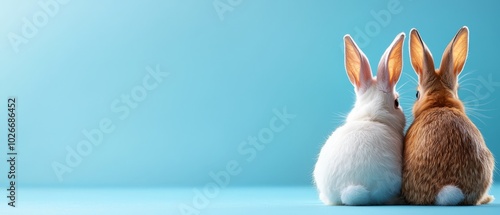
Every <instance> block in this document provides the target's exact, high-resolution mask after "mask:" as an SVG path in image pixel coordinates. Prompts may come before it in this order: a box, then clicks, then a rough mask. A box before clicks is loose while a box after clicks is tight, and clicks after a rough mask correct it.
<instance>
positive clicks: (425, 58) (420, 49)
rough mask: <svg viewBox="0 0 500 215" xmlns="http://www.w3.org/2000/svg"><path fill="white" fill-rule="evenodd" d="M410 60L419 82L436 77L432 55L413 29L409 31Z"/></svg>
mask: <svg viewBox="0 0 500 215" xmlns="http://www.w3.org/2000/svg"><path fill="white" fill-rule="evenodd" d="M410 60H411V65H412V66H413V69H414V70H415V72H416V73H417V75H418V77H419V80H420V82H422V81H426V80H427V79H428V78H432V77H435V76H436V73H435V68H434V60H433V58H432V54H431V52H430V51H429V49H428V48H427V45H425V43H424V41H423V40H422V38H421V37H420V34H419V33H418V31H417V29H415V28H413V29H411V31H410Z"/></svg>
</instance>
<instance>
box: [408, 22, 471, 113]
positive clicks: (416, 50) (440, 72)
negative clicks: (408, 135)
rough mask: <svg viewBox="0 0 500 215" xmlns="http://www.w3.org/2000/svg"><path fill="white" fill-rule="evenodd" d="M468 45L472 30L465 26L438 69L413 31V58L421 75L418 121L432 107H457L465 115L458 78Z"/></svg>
mask: <svg viewBox="0 0 500 215" xmlns="http://www.w3.org/2000/svg"><path fill="white" fill-rule="evenodd" d="M468 44H469V29H468V28H467V27H465V26H464V27H462V28H461V29H460V30H459V31H458V33H457V34H456V35H455V37H454V38H453V40H451V42H450V43H449V44H448V46H447V47H446V49H445V51H444V53H443V57H442V59H441V65H440V67H439V68H438V69H436V68H435V67H434V59H433V58H432V54H431V52H430V51H429V49H428V48H427V46H426V45H425V43H424V41H423V40H422V38H421V37H420V34H419V33H418V31H417V29H412V30H411V31H410V59H411V64H412V66H413V69H414V70H415V72H416V73H417V75H418V89H417V94H416V97H417V100H416V102H415V104H414V106H413V116H414V117H415V118H416V117H418V116H419V115H420V113H422V111H424V110H427V109H430V108H433V107H450V108H455V109H457V110H459V111H460V112H462V113H463V114H465V110H464V105H463V104H462V102H461V101H460V99H459V98H458V75H459V74H460V72H462V69H463V67H464V64H465V61H466V59H467V51H468Z"/></svg>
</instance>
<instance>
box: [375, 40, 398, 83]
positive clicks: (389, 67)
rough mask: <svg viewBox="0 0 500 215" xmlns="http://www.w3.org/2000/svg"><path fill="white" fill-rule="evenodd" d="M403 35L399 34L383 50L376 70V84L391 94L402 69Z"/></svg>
mask: <svg viewBox="0 0 500 215" xmlns="http://www.w3.org/2000/svg"><path fill="white" fill-rule="evenodd" d="M404 40H405V34H404V33H400V34H398V35H397V36H396V38H394V41H393V42H392V43H391V45H390V46H389V47H388V48H387V50H385V53H384V55H382V58H381V59H380V63H379V64H378V70H377V83H378V86H379V88H381V90H382V91H384V92H392V91H393V90H394V86H396V83H397V82H398V80H399V77H400V76H401V70H402V69H403V43H404Z"/></svg>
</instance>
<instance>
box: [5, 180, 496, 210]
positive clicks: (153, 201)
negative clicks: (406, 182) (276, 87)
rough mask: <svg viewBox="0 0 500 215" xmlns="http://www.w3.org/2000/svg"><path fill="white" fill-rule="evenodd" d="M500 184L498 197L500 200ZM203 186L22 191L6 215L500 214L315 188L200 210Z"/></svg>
mask: <svg viewBox="0 0 500 215" xmlns="http://www.w3.org/2000/svg"><path fill="white" fill-rule="evenodd" d="M499 187H500V186H496V187H493V189H492V190H491V192H490V193H491V194H492V195H496V196H500V189H499ZM193 189H201V188H150V189H139V188H127V189H118V188H115V189H111V188H107V189H98V188H87V189H22V190H21V194H20V198H19V207H18V208H15V209H5V208H0V212H1V213H2V214H9V215H16V214H19V215H21V214H23V215H24V214H26V215H28V214H51V215H59V214H60V215H65V214H72V215H80V214H168V215H177V214H179V215H180V214H183V213H182V212H181V211H180V209H179V208H180V207H181V205H188V206H191V207H193V211H192V212H195V213H196V212H199V213H200V214H204V215H210V214H214V215H225V214H228V215H229V214H231V215H233V214H276V215H277V214H304V215H309V214H373V215H375V214H398V215H400V214H429V215H431V214H443V213H446V214H454V215H460V214H478V213H481V214H497V213H498V211H499V210H500V203H498V200H496V201H494V202H493V203H490V204H488V205H481V206H455V207H441V206H407V205H401V206H357V207H356V206H325V205H323V204H322V203H321V202H320V201H319V200H318V199H317V193H316V190H315V189H314V188H313V187H246V188H225V189H221V190H219V192H218V194H217V195H214V196H213V197H211V198H207V200H208V201H207V203H206V204H205V203H203V204H202V205H201V204H200V205H201V206H200V207H198V208H195V206H194V205H193V199H194V198H195V196H196V194H195V193H196V192H195V191H193ZM187 214H189V213H187Z"/></svg>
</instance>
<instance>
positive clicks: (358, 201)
mask: <svg viewBox="0 0 500 215" xmlns="http://www.w3.org/2000/svg"><path fill="white" fill-rule="evenodd" d="M340 200H341V201H342V203H344V204H346V205H366V204H369V203H370V192H369V191H368V190H366V188H365V187H363V186H361V185H351V186H347V187H346V188H344V189H343V190H342V191H341V192H340Z"/></svg>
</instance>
